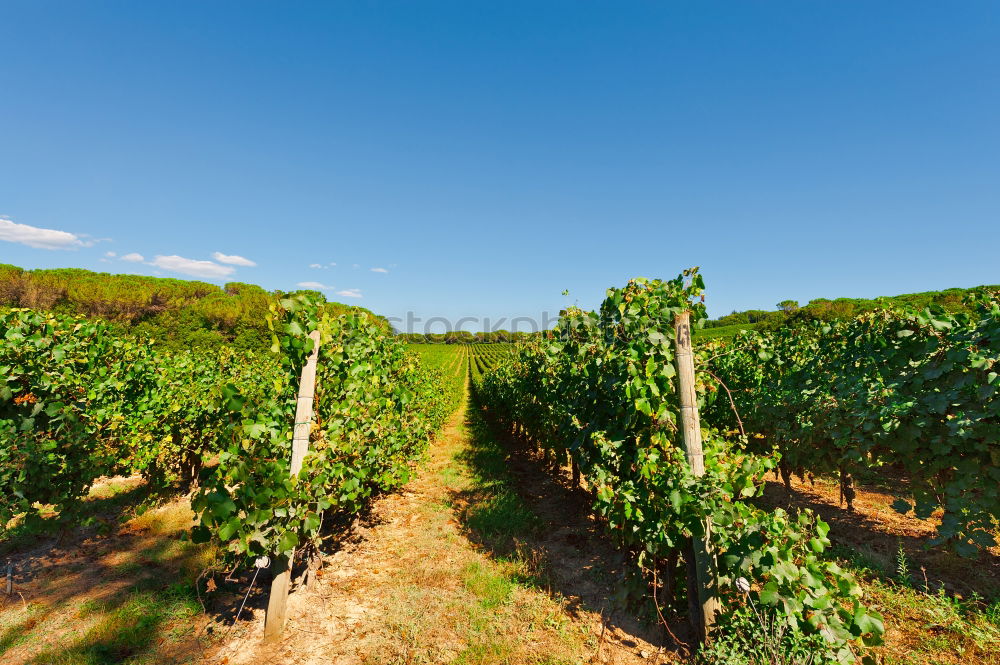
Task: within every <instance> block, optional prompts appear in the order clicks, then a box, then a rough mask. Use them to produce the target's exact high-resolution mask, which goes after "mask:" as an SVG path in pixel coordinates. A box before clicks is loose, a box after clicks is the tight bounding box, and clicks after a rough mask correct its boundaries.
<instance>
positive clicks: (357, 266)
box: [351, 263, 361, 268]
mask: <svg viewBox="0 0 1000 665" xmlns="http://www.w3.org/2000/svg"><path fill="white" fill-rule="evenodd" d="M351 267H352V268H360V267H361V266H360V265H358V264H357V263H355V264H354V265H353V266H351Z"/></svg>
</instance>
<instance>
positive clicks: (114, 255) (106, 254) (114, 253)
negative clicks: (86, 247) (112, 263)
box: [104, 252, 118, 259]
mask: <svg viewBox="0 0 1000 665" xmlns="http://www.w3.org/2000/svg"><path fill="white" fill-rule="evenodd" d="M104 256H106V257H108V258H109V259H113V258H115V257H116V256H118V252H104Z"/></svg>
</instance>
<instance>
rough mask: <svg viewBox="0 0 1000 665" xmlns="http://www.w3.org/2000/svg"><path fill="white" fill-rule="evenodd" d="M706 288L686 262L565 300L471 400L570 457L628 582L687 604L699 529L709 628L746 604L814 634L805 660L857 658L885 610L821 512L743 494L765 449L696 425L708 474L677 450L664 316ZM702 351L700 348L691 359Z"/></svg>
mask: <svg viewBox="0 0 1000 665" xmlns="http://www.w3.org/2000/svg"><path fill="white" fill-rule="evenodd" d="M702 289H703V282H702V278H701V277H700V275H698V274H697V272H696V271H688V272H687V273H685V275H681V276H679V277H678V278H677V279H675V280H672V281H669V282H664V281H659V280H645V279H635V280H632V281H630V282H629V283H628V285H627V286H626V287H624V288H621V289H609V290H608V295H607V298H606V299H605V301H604V302H603V304H602V305H601V308H600V311H599V312H585V311H582V310H580V309H578V308H570V309H569V310H567V311H566V312H564V313H563V316H562V318H561V319H560V321H559V324H558V325H557V327H556V328H555V330H554V331H553V332H552V333H551V334H550V335H548V336H547V338H545V339H543V340H540V341H538V342H536V343H533V344H526V345H523V346H521V347H519V350H518V352H517V353H516V355H515V357H514V358H513V360H512V361H511V362H507V363H502V364H500V365H499V366H498V367H497V368H495V369H493V370H491V371H489V372H487V373H486V374H485V376H484V377H483V379H482V382H481V385H480V388H479V391H478V394H479V398H480V400H481V401H482V403H483V404H484V405H485V406H486V407H487V410H488V414H489V415H490V417H492V418H493V419H494V420H495V421H496V422H497V423H498V424H499V425H500V426H501V427H503V428H505V429H506V430H507V431H509V432H510V433H511V434H513V435H518V436H522V437H524V438H526V439H528V440H529V441H531V442H533V443H534V444H535V445H540V446H542V447H545V448H547V449H551V450H554V451H555V452H556V454H557V455H560V456H565V455H566V454H567V453H568V454H569V455H570V456H571V457H572V459H573V460H574V461H575V462H576V463H577V464H578V466H579V468H580V470H581V471H582V473H583V475H584V477H585V478H586V481H587V484H588V486H589V487H590V488H591V489H592V491H593V495H594V506H595V510H596V511H597V512H598V514H599V515H600V516H601V517H602V518H603V521H604V522H605V523H606V525H607V526H608V528H609V529H610V530H611V532H612V533H613V534H614V535H615V537H616V538H618V539H619V542H620V543H621V545H622V546H623V548H624V549H625V551H626V552H627V553H628V554H629V560H630V573H631V585H632V590H633V591H635V592H637V593H639V594H642V595H646V596H652V598H653V599H654V600H655V601H656V602H657V603H658V604H660V605H663V604H666V605H675V604H677V605H682V604H683V601H684V598H685V595H684V589H683V586H684V585H682V584H681V585H678V584H676V583H675V581H676V580H678V579H684V577H685V576H686V573H685V572H684V569H683V565H684V564H687V565H691V562H692V561H693V542H694V540H705V539H707V540H708V544H709V550H710V552H711V553H712V555H713V556H714V561H715V566H716V569H715V572H714V575H715V579H714V588H713V589H712V591H713V593H714V594H715V595H716V597H717V598H719V600H720V601H721V606H722V611H721V615H720V617H719V623H718V627H720V628H724V627H725V626H726V625H727V624H728V623H729V622H734V621H737V620H739V618H740V616H741V615H742V616H745V614H744V613H746V612H748V609H747V608H748V603H753V604H754V606H755V607H757V608H762V611H764V612H766V613H768V614H770V615H771V616H776V617H779V618H780V619H781V620H782V621H783V622H785V623H786V624H787V625H788V626H789V627H790V628H791V629H792V630H793V631H794V632H795V634H796V635H799V636H801V637H802V638H803V639H804V640H807V641H809V642H810V643H811V644H812V647H811V648H812V650H813V651H815V652H816V656H815V660H814V661H813V662H852V661H853V660H854V658H855V654H854V649H855V647H854V646H853V645H854V643H855V641H857V640H863V641H864V642H866V643H869V644H870V643H876V642H878V641H879V640H880V636H881V633H882V630H883V627H882V622H881V618H880V617H879V616H878V615H877V614H876V613H874V612H870V611H868V610H867V609H866V608H865V606H864V605H863V604H862V602H861V595H862V591H861V588H860V587H859V585H858V584H857V582H856V581H855V580H854V578H853V577H852V576H851V575H850V574H849V573H847V572H846V571H843V570H842V569H841V568H839V567H838V566H837V565H836V564H835V563H833V562H829V561H825V560H824V559H823V558H822V557H821V555H822V553H823V551H824V550H825V549H826V548H827V547H828V546H829V541H828V539H827V538H826V534H827V532H828V527H827V525H826V524H824V523H823V522H822V521H820V520H818V519H816V518H815V517H814V516H813V515H812V514H811V513H809V512H808V511H804V512H802V513H800V514H798V515H797V516H791V515H789V514H787V513H785V512H784V511H782V510H780V509H779V510H774V511H763V510H760V509H758V508H756V507H754V506H753V505H751V504H750V503H748V502H747V501H746V499H748V498H750V497H753V496H754V495H755V494H756V493H757V492H758V482H759V479H760V478H761V476H762V474H764V472H765V471H767V470H768V469H770V468H772V467H773V465H774V463H775V462H774V460H773V459H772V458H771V457H769V456H760V455H753V454H750V453H749V452H748V451H747V450H745V449H744V446H743V444H742V442H741V440H740V439H738V438H734V437H726V436H724V435H723V434H722V433H720V432H719V431H718V430H717V429H714V428H706V429H705V431H704V432H703V438H704V448H705V467H706V473H705V475H704V476H701V477H696V476H695V475H694V474H693V473H692V471H691V467H690V466H689V464H688V463H687V461H686V459H685V455H684V452H683V450H682V448H681V443H680V432H679V428H680V409H679V401H678V392H677V386H676V369H675V364H674V363H675V352H674V346H673V345H674V334H675V333H674V328H673V323H674V320H675V317H677V316H678V315H679V314H680V313H681V312H684V311H690V312H692V314H693V317H694V319H695V320H696V321H697V320H698V319H702V318H704V315H705V309H704V305H702V304H701V301H700V296H701V292H702ZM706 360H707V358H706V357H705V355H704V351H700V352H699V357H698V358H696V367H704V365H705V362H706ZM697 381H698V393H697V394H698V400H699V402H700V404H701V406H702V408H704V407H705V406H707V405H709V404H711V403H713V402H714V401H716V400H717V399H719V394H720V393H719V390H718V386H717V384H716V382H715V381H714V380H713V379H712V378H711V377H710V376H709V375H707V374H705V373H704V372H699V373H698V375H697ZM709 523H711V524H712V528H711V530H709V529H707V528H706V527H707V525H708V524H709ZM661 583H662V584H661ZM687 600H688V601H689V602H690V601H691V600H692V599H691V598H690V594H689V595H688V598H687Z"/></svg>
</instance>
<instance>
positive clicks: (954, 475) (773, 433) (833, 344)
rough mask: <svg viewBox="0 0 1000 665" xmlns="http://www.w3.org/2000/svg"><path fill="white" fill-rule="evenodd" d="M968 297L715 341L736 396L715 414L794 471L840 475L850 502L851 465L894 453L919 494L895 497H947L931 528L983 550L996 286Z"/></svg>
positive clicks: (990, 518) (990, 469)
mask: <svg viewBox="0 0 1000 665" xmlns="http://www.w3.org/2000/svg"><path fill="white" fill-rule="evenodd" d="M972 305H973V306H972V307H970V309H971V310H972V313H971V314H964V313H963V314H948V313H946V312H945V311H944V310H941V309H925V310H923V311H920V312H902V313H898V312H891V311H880V312H872V313H866V314H864V315H862V316H859V317H858V318H856V319H854V320H850V321H840V322H833V323H818V322H817V323H813V324H811V325H809V326H802V327H796V328H783V329H779V330H777V331H774V332H768V333H760V332H745V333H742V334H740V335H738V336H737V337H736V338H735V340H734V341H733V343H732V344H730V345H729V346H716V347H712V348H711V351H710V353H711V354H712V356H713V359H712V362H711V367H712V371H713V372H714V374H715V375H717V376H718V377H719V378H720V379H721V380H722V381H723V382H724V383H725V385H726V387H727V388H728V389H729V391H730V392H731V395H732V402H733V405H730V404H729V403H728V401H726V402H723V401H717V402H716V403H715V405H714V406H713V407H712V408H713V409H714V410H713V412H712V418H713V421H714V422H716V423H719V424H722V423H726V424H727V426H728V427H730V428H733V429H735V428H737V427H739V426H742V427H744V428H745V429H746V430H747V432H748V434H750V435H751V439H750V440H751V441H752V442H753V444H754V448H755V450H756V451H757V452H760V453H763V454H770V453H772V452H778V453H780V455H781V466H782V471H783V473H784V477H785V481H786V483H787V482H788V481H789V477H790V475H791V473H792V472H797V473H799V474H803V473H807V472H808V473H813V474H817V475H818V474H837V475H839V477H840V479H841V484H842V491H843V494H844V497H845V498H846V500H847V505H848V508H849V509H850V508H852V499H853V496H854V490H853V487H852V479H853V477H856V476H857V475H859V474H870V473H872V472H873V470H875V469H877V468H878V467H880V466H884V465H893V466H895V467H896V469H897V471H898V472H901V473H903V474H905V476H906V477H907V479H908V480H909V484H908V486H909V489H910V491H911V492H912V500H910V501H907V500H904V499H900V500H899V501H897V502H896V504H895V506H894V507H895V508H897V510H900V511H901V512H908V511H910V510H914V511H915V514H916V515H917V517H920V518H922V519H926V518H927V517H929V516H931V515H932V514H933V513H934V511H935V510H937V509H939V508H940V509H942V511H943V517H942V519H941V523H940V526H939V528H938V538H937V540H936V542H937V543H938V544H941V543H947V544H950V545H952V546H953V547H954V548H955V549H956V550H957V551H958V552H959V553H961V554H965V555H972V554H975V553H976V551H977V550H978V549H980V548H983V547H989V546H992V545H995V544H996V540H995V537H994V532H996V530H997V520H998V519H1000V377H998V371H1000V370H998V367H1000V365H998V363H1000V299H997V298H996V297H992V298H991V297H989V296H982V297H980V298H979V299H978V302H976V303H972ZM732 406H735V411H734V410H733V408H731V407H732ZM736 414H739V418H740V419H741V422H737V420H736Z"/></svg>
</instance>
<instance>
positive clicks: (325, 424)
mask: <svg viewBox="0 0 1000 665" xmlns="http://www.w3.org/2000/svg"><path fill="white" fill-rule="evenodd" d="M271 310H272V311H271V316H270V317H269V321H268V324H269V326H270V329H271V331H272V332H273V341H274V346H273V349H272V351H273V352H274V353H272V354H265V355H262V356H255V355H253V354H246V353H243V354H236V353H234V352H232V351H230V350H222V351H221V352H214V353H196V352H178V353H165V352H163V351H162V350H158V349H156V348H154V347H152V346H151V345H149V344H148V343H147V342H145V341H138V340H132V339H129V338H128V337H124V336H121V335H120V334H117V333H116V332H115V331H114V330H113V329H112V328H109V327H108V326H107V325H105V324H103V323H99V322H89V321H84V320H78V319H73V318H68V317H60V316H54V315H48V314H42V313H38V312H33V311H29V310H12V311H9V312H7V313H5V314H2V315H0V336H2V337H3V340H4V343H3V345H2V346H0V372H2V375H3V376H4V380H3V383H2V384H0V437H2V438H3V440H4V442H5V445H4V446H0V524H6V523H7V521H8V520H9V519H10V518H12V517H14V516H16V515H24V518H25V519H29V520H31V519H38V518H39V515H40V512H41V510H42V509H43V507H45V506H51V507H53V508H54V509H55V510H56V511H57V512H58V514H59V517H60V518H61V519H62V520H65V521H69V520H72V519H73V517H74V514H75V511H76V510H77V509H78V507H79V506H80V504H81V501H80V499H81V497H82V496H83V495H84V494H86V492H87V490H88V488H89V486H90V485H91V484H92V482H93V481H94V479H95V478H97V477H98V476H100V475H111V474H117V473H142V474H143V475H144V476H146V477H147V478H148V479H149V480H151V481H153V482H157V483H169V482H175V481H178V480H179V481H189V482H194V481H195V480H196V479H197V482H198V491H197V493H196V494H195V495H194V497H193V499H192V507H193V508H194V509H195V511H196V513H197V514H198V521H199V523H198V526H197V527H196V528H195V530H194V533H193V537H194V538H195V539H196V540H199V541H205V540H212V541H214V542H215V543H216V544H218V545H219V546H220V549H221V550H222V551H223V552H224V553H226V555H228V557H229V558H230V559H232V560H246V559H247V558H249V557H255V556H260V555H275V554H282V553H285V552H288V551H289V550H291V549H293V548H295V547H297V546H300V545H303V544H307V543H311V542H315V541H316V539H317V537H318V534H319V529H320V526H321V523H322V521H323V519H324V515H325V516H326V517H327V518H329V517H330V516H331V513H336V512H338V511H339V512H354V511H356V510H357V509H358V508H359V506H360V505H361V503H362V502H363V501H364V500H365V499H366V498H367V497H369V496H370V495H371V494H373V493H375V492H378V491H382V490H386V489H390V488H393V487H396V486H398V485H399V484H401V483H403V482H405V481H406V479H407V477H408V474H409V472H410V468H411V465H412V462H413V460H414V459H416V458H417V457H418V456H419V455H420V454H421V453H422V451H423V449H424V447H425V445H426V443H427V442H428V440H429V438H430V436H431V435H432V434H433V433H434V432H435V431H436V430H437V429H438V428H439V427H440V426H441V424H442V423H443V421H444V418H445V417H446V416H447V415H448V413H450V411H451V410H452V409H453V407H454V405H455V403H456V401H457V399H458V395H459V394H460V393H459V391H458V390H451V391H447V390H444V389H442V385H443V384H444V383H446V382H445V381H443V379H442V373H441V372H440V370H434V369H431V370H428V369H425V368H424V367H422V366H421V365H420V361H419V359H418V358H416V357H415V356H413V355H412V354H409V353H406V352H405V349H404V346H403V345H402V344H400V343H399V342H397V341H396V339H395V337H393V336H392V335H390V334H387V333H386V331H385V329H384V327H383V326H381V325H379V322H378V321H377V320H375V319H374V318H373V317H371V316H369V315H367V314H365V313H363V312H357V313H348V314H341V315H335V314H334V313H332V312H331V311H330V310H329V309H328V308H325V307H324V306H323V305H321V304H319V303H317V302H315V301H313V300H312V299H310V297H309V296H307V295H300V296H297V297H294V298H289V299H286V300H282V301H281V303H280V305H279V304H275V305H273V306H272V308H271ZM314 330H319V331H320V333H321V339H322V343H321V346H320V348H321V351H322V352H321V354H320V361H319V372H318V380H317V386H316V397H315V409H316V417H315V420H314V424H313V433H312V440H313V443H312V444H311V447H310V451H309V454H308V455H307V457H306V460H305V463H304V466H303V469H302V472H301V473H299V474H298V476H297V477H295V478H289V472H288V469H289V464H290V450H291V440H292V429H293V426H294V412H295V401H296V395H297V391H298V381H299V372H300V370H301V367H302V364H303V362H304V360H305V357H306V355H307V354H308V352H309V351H310V347H311V344H312V342H311V340H310V339H309V338H308V335H309V333H310V332H312V331H314Z"/></svg>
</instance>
